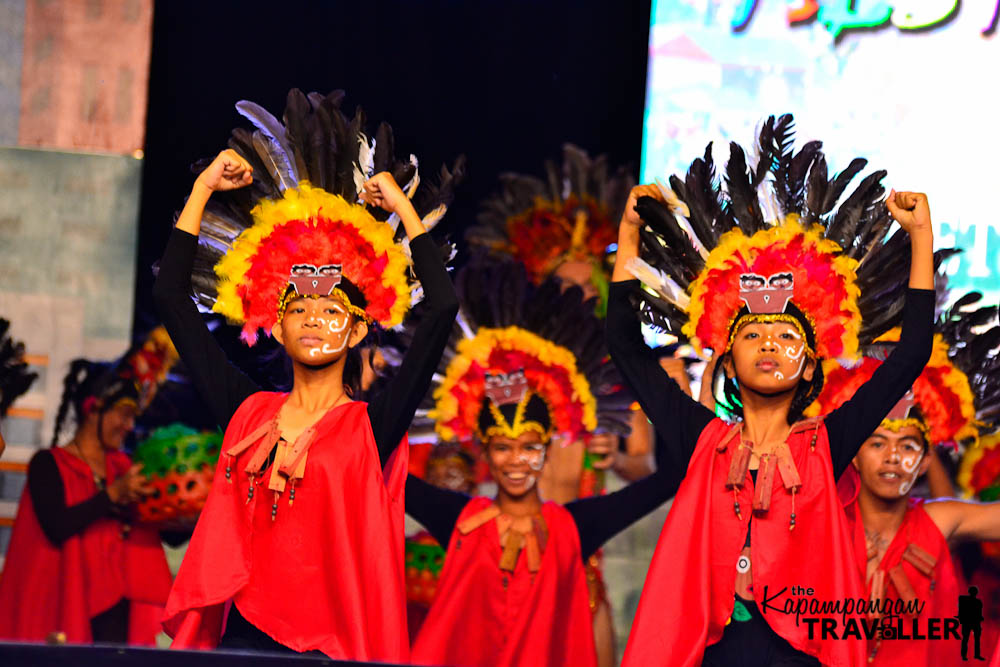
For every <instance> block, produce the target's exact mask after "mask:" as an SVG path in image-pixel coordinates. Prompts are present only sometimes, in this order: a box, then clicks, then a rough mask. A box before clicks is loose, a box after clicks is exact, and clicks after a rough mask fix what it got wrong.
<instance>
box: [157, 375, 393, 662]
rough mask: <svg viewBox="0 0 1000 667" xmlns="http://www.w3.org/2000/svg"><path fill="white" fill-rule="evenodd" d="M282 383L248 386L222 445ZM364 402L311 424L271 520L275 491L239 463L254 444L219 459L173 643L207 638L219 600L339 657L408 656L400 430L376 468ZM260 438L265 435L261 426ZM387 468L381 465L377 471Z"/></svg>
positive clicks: (217, 620) (218, 624) (217, 628)
mask: <svg viewBox="0 0 1000 667" xmlns="http://www.w3.org/2000/svg"><path fill="white" fill-rule="evenodd" d="M286 397H287V394H277V393H270V392H260V393H256V394H253V395H252V396H250V397H249V398H248V399H247V400H246V401H244V402H243V405H241V406H240V407H239V409H238V410H237V411H236V414H234V415H233V418H232V419H231V420H230V422H229V428H228V429H226V437H225V441H224V443H223V452H225V451H226V450H228V449H229V448H230V447H232V446H234V445H235V444H237V443H239V442H240V441H241V440H243V439H244V438H245V437H247V436H248V435H250V434H252V433H253V432H254V431H255V430H257V429H258V428H259V427H260V426H262V425H264V424H267V423H268V422H269V421H271V420H272V419H273V417H274V416H275V415H276V414H277V412H278V410H279V409H280V407H281V405H282V404H283V403H284V401H285V399H286ZM366 408H367V405H366V404H365V403H360V402H355V403H347V404H344V405H341V406H338V407H336V408H333V409H332V410H330V411H329V412H327V413H326V415H325V416H324V417H323V418H322V419H321V420H320V421H319V422H318V423H317V424H316V426H315V440H313V445H312V446H311V448H310V449H309V453H308V458H307V459H306V469H305V475H304V477H303V478H302V480H301V481H300V482H299V483H298V484H297V485H296V487H295V502H294V505H292V506H289V503H288V501H289V492H288V491H287V490H286V491H285V492H284V493H283V494H282V496H281V498H280V499H279V501H278V512H277V516H276V519H275V520H272V519H271V505H272V502H273V500H274V494H273V492H271V491H269V490H268V488H267V481H266V479H265V481H264V483H263V484H260V485H258V486H256V487H255V492H254V495H253V499H252V500H251V501H250V502H249V503H247V489H248V481H247V480H248V478H247V475H246V474H245V473H244V472H243V470H244V467H245V466H246V463H247V460H248V458H249V457H250V456H252V454H253V451H254V448H253V447H251V448H249V449H247V450H246V451H244V452H243V453H242V454H240V455H239V456H238V457H237V458H236V459H235V460H233V461H232V462H231V466H230V467H231V475H232V482H231V483H230V482H228V481H227V480H226V474H225V469H226V465H227V462H228V461H227V459H228V457H227V456H226V454H225V453H223V455H222V456H221V457H220V458H219V465H218V467H217V468H216V471H215V481H214V482H213V484H212V491H211V493H210V495H209V497H208V501H207V502H206V504H205V509H204V510H203V511H202V514H201V517H200V518H199V520H198V525H197V527H196V528H195V531H194V536H193V537H192V539H191V544H190V546H189V547H188V550H187V554H186V555H185V557H184V562H183V563H182V564H181V569H180V572H179V573H178V574H177V581H176V582H174V587H173V590H171V592H170V599H169V601H168V602H167V611H166V615H165V617H164V627H165V628H166V630H167V633H168V634H170V635H171V636H172V637H173V638H174V642H173V645H172V646H173V647H174V648H213V647H215V646H216V645H217V644H218V642H219V639H220V637H221V636H222V632H223V618H224V613H225V611H226V603H227V602H229V601H230V600H232V601H234V602H235V604H236V606H237V608H238V609H239V610H240V613H241V614H242V615H243V616H244V617H245V618H246V619H247V620H248V621H249V622H250V623H252V624H253V625H254V626H256V627H257V628H259V629H260V630H262V631H263V632H265V633H267V634H268V635H270V636H271V637H272V638H273V639H275V640H276V641H278V642H279V643H281V644H283V645H285V646H287V647H289V648H291V649H294V650H296V651H309V650H313V649H318V650H320V651H322V652H323V653H325V654H326V655H328V656H330V657H331V658H337V659H351V660H382V661H386V662H406V660H407V658H408V657H409V643H408V640H407V634H406V597H405V594H404V584H403V489H404V484H405V481H406V467H407V452H408V450H409V448H408V446H407V444H406V442H405V441H404V442H403V443H402V444H401V445H400V446H399V447H397V448H396V450H395V453H394V454H393V455H392V457H390V459H389V461H388V463H387V464H386V469H385V471H383V470H382V469H381V467H380V463H379V456H378V449H377V447H376V445H375V438H374V436H373V435H372V429H371V423H370V422H369V421H368V413H367V409H366ZM261 437H264V436H261ZM383 475H384V476H383Z"/></svg>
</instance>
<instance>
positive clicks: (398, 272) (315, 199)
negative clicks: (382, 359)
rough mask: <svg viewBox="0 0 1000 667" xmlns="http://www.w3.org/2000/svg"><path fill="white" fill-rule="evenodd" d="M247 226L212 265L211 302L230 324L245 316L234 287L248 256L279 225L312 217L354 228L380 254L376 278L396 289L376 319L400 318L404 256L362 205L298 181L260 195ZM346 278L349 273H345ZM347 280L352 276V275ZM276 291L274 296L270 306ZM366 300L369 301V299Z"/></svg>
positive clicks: (406, 292) (405, 284)
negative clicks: (214, 291)
mask: <svg viewBox="0 0 1000 667" xmlns="http://www.w3.org/2000/svg"><path fill="white" fill-rule="evenodd" d="M250 214H251V215H252V216H253V220H254V224H253V226H251V227H249V228H247V229H245V230H244V231H243V233H242V234H240V235H239V236H238V237H237V238H236V240H235V241H234V242H233V246H232V248H230V249H229V251H228V252H227V253H226V254H225V255H224V256H223V257H222V259H220V260H219V262H218V263H217V264H216V265H215V274H216V275H217V276H219V285H218V297H217V298H216V301H215V305H214V306H213V307H212V310H214V311H215V312H217V313H221V314H222V315H225V316H226V318H227V319H228V320H229V321H230V322H233V323H237V324H238V323H242V322H244V321H245V320H246V316H245V314H244V310H243V302H242V299H240V297H239V296H238V295H237V293H236V289H237V287H238V286H239V285H241V284H242V283H243V282H244V280H245V278H246V274H247V271H249V270H250V266H251V263H252V261H253V258H254V257H255V256H256V255H257V253H258V252H260V251H261V250H262V249H263V248H266V245H267V238H268V236H270V235H271V233H272V232H273V231H274V230H275V229H277V228H278V227H280V226H281V225H283V224H285V223H287V222H290V221H293V220H300V221H309V222H310V223H311V224H312V226H314V227H315V226H316V223H317V218H319V217H320V215H322V217H323V218H325V219H327V220H331V221H338V222H343V223H346V224H348V225H350V226H352V227H354V228H355V229H356V230H357V231H358V233H359V234H360V235H361V237H362V238H364V239H365V240H366V241H367V242H368V243H369V244H370V245H371V247H372V248H373V249H374V251H375V253H376V255H382V254H385V255H386V257H387V260H388V261H387V263H386V267H385V270H384V271H383V273H382V279H381V283H382V285H383V286H384V287H386V288H388V289H390V290H392V291H393V292H395V294H396V300H395V302H394V303H393V305H392V306H391V307H390V316H389V318H388V319H387V320H385V321H382V322H381V324H382V325H383V326H385V327H387V328H388V327H393V326H395V325H397V324H399V323H400V322H402V321H403V317H404V316H405V315H406V312H407V310H409V307H410V284H409V278H408V269H409V265H410V260H409V258H407V256H406V253H404V252H403V249H402V248H400V247H399V246H398V245H397V244H396V242H395V240H394V239H393V231H392V228H391V227H390V226H389V225H388V224H387V223H385V222H380V221H378V220H376V219H375V218H374V217H372V215H371V214H370V213H369V212H368V210H367V209H365V207H364V206H360V205H358V204H352V203H350V202H348V201H347V200H345V199H344V198H343V197H340V196H338V195H333V194H330V193H329V192H327V191H325V190H323V189H321V188H315V187H312V186H311V185H309V183H307V182H305V181H302V182H300V183H299V187H297V188H290V189H288V190H285V192H284V194H283V195H282V197H281V199H263V200H261V201H260V202H258V203H257V205H256V206H255V207H254V208H253V210H252V211H251V212H250ZM345 277H346V278H347V279H348V280H352V276H351V275H349V274H346V273H345ZM352 282H353V280H352ZM281 296H282V295H280V294H279V295H276V296H275V299H276V300H275V308H277V306H278V300H279V299H280V298H281ZM369 301H371V300H370V299H369Z"/></svg>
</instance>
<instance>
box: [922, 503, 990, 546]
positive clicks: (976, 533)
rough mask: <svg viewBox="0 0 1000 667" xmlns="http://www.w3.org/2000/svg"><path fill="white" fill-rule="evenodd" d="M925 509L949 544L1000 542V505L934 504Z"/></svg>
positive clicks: (929, 504) (926, 506)
mask: <svg viewBox="0 0 1000 667" xmlns="http://www.w3.org/2000/svg"><path fill="white" fill-rule="evenodd" d="M924 509H925V510H927V514H928V516H930V518H931V520H932V521H933V522H934V525H936V526H937V527H938V529H939V530H940V531H941V534H942V535H944V537H945V539H946V540H949V541H952V540H954V541H959V540H991V541H992V540H1000V502H996V503H977V502H974V501H966V500H954V499H941V500H930V501H927V502H926V503H925V504H924Z"/></svg>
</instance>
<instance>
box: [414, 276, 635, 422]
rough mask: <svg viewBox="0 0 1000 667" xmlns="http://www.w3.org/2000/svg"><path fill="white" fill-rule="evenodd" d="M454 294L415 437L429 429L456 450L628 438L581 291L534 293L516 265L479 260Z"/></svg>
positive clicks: (625, 400) (625, 414)
mask: <svg viewBox="0 0 1000 667" xmlns="http://www.w3.org/2000/svg"><path fill="white" fill-rule="evenodd" d="M455 287H456V290H457V292H458V295H459V300H460V302H461V309H460V311H459V314H458V317H457V319H456V323H455V327H454V330H453V334H452V337H451V340H450V341H449V345H448V348H447V349H446V350H445V353H444V355H443V357H442V361H441V365H440V366H439V369H438V374H437V375H436V376H435V383H434V387H433V389H432V391H431V395H430V397H429V400H428V401H427V402H426V403H425V405H424V406H423V407H422V408H421V409H420V410H418V411H417V418H416V420H415V427H416V428H417V429H418V430H419V429H420V428H421V426H426V425H428V424H427V422H431V423H432V424H433V426H434V428H435V430H436V431H437V434H438V436H439V437H440V439H441V440H445V441H458V442H470V441H472V440H474V439H478V440H479V441H480V442H483V441H485V440H487V439H488V438H489V437H490V436H491V435H494V434H501V435H505V436H507V437H518V436H519V435H521V434H522V433H525V432H529V431H534V432H537V433H539V434H540V435H541V436H542V437H543V439H548V438H549V437H550V436H552V435H560V436H564V437H566V438H569V439H579V438H581V437H583V436H585V435H586V434H588V433H592V432H594V431H600V430H604V431H611V432H615V433H628V429H629V426H628V424H629V419H630V412H629V405H630V404H631V398H629V397H628V396H627V395H626V394H625V392H624V390H623V387H622V383H621V380H620V378H619V377H618V375H617V372H616V371H615V369H614V366H613V365H612V364H610V363H608V362H607V360H606V357H607V351H606V346H605V343H604V332H603V327H602V326H601V324H600V321H599V320H598V319H597V318H596V316H595V315H594V313H593V304H592V302H591V301H586V302H585V301H583V299H582V294H581V291H580V289H579V288H572V289H570V290H568V291H566V292H561V291H560V287H559V285H558V283H556V281H554V280H547V281H545V282H544V283H542V285H540V286H538V287H535V286H534V285H532V284H531V283H530V282H529V280H528V278H527V275H526V273H525V270H524V267H523V266H522V265H520V264H518V263H516V262H512V261H499V260H490V259H485V258H482V257H479V258H477V259H476V260H474V261H473V262H471V263H470V264H469V265H467V266H466V267H465V268H464V269H463V270H462V271H460V272H459V273H458V274H457V275H456V277H455ZM415 315H416V313H415ZM412 319H414V320H415V319H416V318H412ZM414 326H416V324H415V322H414V323H408V324H407V326H406V328H405V330H410V329H411V328H412V327H414Z"/></svg>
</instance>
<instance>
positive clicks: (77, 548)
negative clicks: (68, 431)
mask: <svg viewBox="0 0 1000 667" xmlns="http://www.w3.org/2000/svg"><path fill="white" fill-rule="evenodd" d="M105 461H106V477H105V480H106V484H110V483H112V482H113V481H114V480H115V479H117V478H118V477H119V476H120V475H122V474H123V473H124V472H125V471H127V470H128V468H129V466H130V465H131V462H130V461H129V458H128V456H126V455H125V454H124V453H122V452H111V451H109V452H107V453H106V454H105ZM170 582H171V576H170V570H169V569H168V568H167V560H166V557H165V555H164V553H163V546H162V545H161V544H160V537H159V534H158V533H157V532H156V531H155V530H152V529H150V528H148V527H145V526H142V525H137V526H133V527H132V528H131V530H129V529H127V527H126V517H125V516H124V515H123V514H122V513H121V512H120V511H118V509H117V508H116V506H115V505H114V504H113V503H112V502H111V499H110V498H109V497H108V494H107V491H105V490H104V489H103V488H101V489H98V486H97V483H96V482H95V480H94V474H93V472H92V471H91V469H90V466H88V465H87V464H86V463H85V462H84V461H82V460H81V459H79V458H78V457H76V456H73V455H72V454H70V453H68V452H66V451H64V450H63V449H58V448H54V449H51V450H42V451H40V452H38V453H37V454H35V456H34V457H32V459H31V463H30V464H29V466H28V484H27V486H26V487H25V489H24V492H23V493H22V495H21V500H20V504H19V505H18V510H17V518H16V520H15V523H14V532H13V535H12V536H11V542H10V547H9V548H8V550H7V559H6V561H5V563H4V575H3V577H2V578H0V638H4V639H11V640H19V641H44V640H45V639H46V638H47V637H48V636H49V635H50V634H51V633H57V632H62V633H65V635H66V641H67V642H69V643H89V642H92V641H96V642H102V641H104V642H108V641H116V642H119V641H126V640H127V641H128V642H129V643H130V644H138V645H147V646H153V645H155V641H154V639H155V637H156V634H157V633H158V632H159V629H160V628H159V617H160V614H161V613H162V611H163V605H164V603H165V602H166V600H167V593H168V592H169V591H170ZM126 630H127V632H125V631H126Z"/></svg>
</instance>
